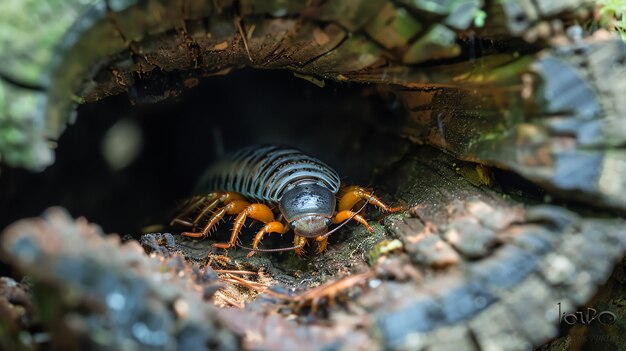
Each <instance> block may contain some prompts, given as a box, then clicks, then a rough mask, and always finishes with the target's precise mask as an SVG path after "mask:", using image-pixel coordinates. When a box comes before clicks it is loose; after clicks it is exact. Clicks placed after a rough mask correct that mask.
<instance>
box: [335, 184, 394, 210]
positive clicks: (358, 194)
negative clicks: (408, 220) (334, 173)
mask: <svg viewBox="0 0 626 351" xmlns="http://www.w3.org/2000/svg"><path fill="white" fill-rule="evenodd" d="M342 193H343V196H342V197H341V199H340V200H339V206H338V210H339V211H345V210H351V209H352V208H354V205H356V204H357V203H358V202H359V201H367V202H369V203H370V204H372V205H374V206H376V207H378V208H379V209H380V210H381V211H382V212H397V211H400V210H401V209H402V207H389V205H387V204H385V203H384V202H382V200H381V199H379V198H378V197H376V196H374V194H372V193H371V192H369V191H367V190H366V189H365V188H362V187H360V186H356V185H352V186H349V187H347V188H345V189H343V191H342Z"/></svg>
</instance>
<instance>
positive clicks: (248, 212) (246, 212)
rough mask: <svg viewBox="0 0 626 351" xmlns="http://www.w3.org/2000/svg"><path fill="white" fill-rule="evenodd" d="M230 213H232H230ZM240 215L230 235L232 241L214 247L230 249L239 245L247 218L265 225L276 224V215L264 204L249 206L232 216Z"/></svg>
mask: <svg viewBox="0 0 626 351" xmlns="http://www.w3.org/2000/svg"><path fill="white" fill-rule="evenodd" d="M229 213H230V212H229ZM235 213H238V215H237V218H235V224H234V225H233V230H232V233H231V235H230V240H228V242H225V243H216V244H213V246H214V247H217V248H220V249H228V248H231V247H233V246H235V245H236V244H237V237H238V236H239V233H240V232H241V228H242V227H243V225H244V223H245V222H246V218H248V217H250V218H253V219H256V220H259V221H261V222H263V223H270V222H274V213H273V212H272V210H270V208H269V207H267V205H264V204H249V205H248V206H246V207H245V208H243V209H241V210H239V211H238V212H234V211H233V213H232V214H235Z"/></svg>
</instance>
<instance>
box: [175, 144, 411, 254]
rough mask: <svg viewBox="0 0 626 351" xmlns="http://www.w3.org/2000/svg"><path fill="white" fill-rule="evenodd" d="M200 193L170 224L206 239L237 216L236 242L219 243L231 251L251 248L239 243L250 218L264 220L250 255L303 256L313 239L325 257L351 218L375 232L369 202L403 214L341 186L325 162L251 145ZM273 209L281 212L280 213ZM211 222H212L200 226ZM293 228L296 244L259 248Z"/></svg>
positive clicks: (217, 168) (209, 175) (209, 174)
mask: <svg viewBox="0 0 626 351" xmlns="http://www.w3.org/2000/svg"><path fill="white" fill-rule="evenodd" d="M198 193H200V194H201V195H196V196H194V197H192V198H191V199H190V200H189V201H188V202H187V203H186V204H185V205H183V207H182V210H181V212H180V214H179V215H178V216H177V217H176V218H174V220H172V222H171V223H170V224H171V225H173V224H175V223H179V224H182V225H186V226H189V227H192V228H194V229H201V230H197V231H194V232H183V233H182V234H181V235H183V236H187V237H192V238H204V237H206V236H207V235H208V234H209V233H210V232H211V231H212V230H213V229H214V228H216V225H217V223H218V222H219V221H220V220H221V219H222V218H223V217H224V216H225V215H227V214H228V215H236V216H237V217H236V218H235V222H234V225H233V228H232V231H231V236H230V240H229V241H228V242H222V243H216V244H213V246H214V247H217V248H223V249H228V248H232V247H234V246H240V247H243V248H246V247H244V246H242V245H239V244H238V243H237V238H238V236H239V233H240V232H241V229H242V227H243V226H244V224H245V221H246V219H248V218H252V219H255V220H258V221H260V222H262V223H264V226H263V227H262V228H261V229H260V230H259V231H258V232H257V234H256V236H255V237H254V240H253V242H252V248H248V249H249V250H251V252H250V254H249V255H248V256H252V255H253V254H254V253H255V252H257V251H263V252H273V251H287V250H295V252H296V253H297V254H302V253H303V250H304V247H305V245H306V244H307V243H308V242H310V241H313V242H316V243H317V252H318V253H321V252H323V251H324V250H325V249H326V245H327V243H328V237H329V235H330V234H332V233H333V232H334V231H335V230H337V229H339V227H341V226H342V225H344V224H345V223H347V222H348V221H349V220H351V219H354V220H356V221H357V222H359V223H361V224H362V225H363V226H364V227H365V228H367V230H369V231H370V232H373V231H374V230H373V229H372V227H371V226H370V225H369V224H368V223H367V221H366V220H365V218H364V217H363V216H362V215H361V214H360V213H361V212H362V210H363V209H364V207H365V205H366V204H368V203H369V204H372V205H374V206H376V207H378V208H379V209H380V210H381V211H382V212H396V211H399V210H401V207H390V206H388V205H386V204H385V203H384V202H382V201H381V200H380V199H379V198H378V197H376V196H374V195H373V194H372V193H371V192H370V191H368V190H367V189H365V188H363V187H360V186H346V187H343V188H341V181H340V179H339V175H338V174H337V172H335V171H334V170H333V169H332V168H330V167H329V166H328V165H326V164H325V163H323V162H322V161H320V160H318V159H316V158H314V157H311V156H308V155H306V154H304V153H303V152H301V151H300V150H297V149H293V148H288V147H283V146H275V145H267V146H252V147H246V148H243V149H241V150H239V151H237V152H235V153H234V154H231V155H230V156H228V157H226V158H224V159H223V160H222V161H220V162H218V163H217V164H215V165H214V166H212V167H210V168H209V169H208V170H207V171H206V173H205V174H204V176H203V178H202V179H201V181H200V183H199V187H198ZM251 200H252V201H256V202H252V201H251ZM361 205H362V206H361ZM358 206H361V207H360V208H358ZM335 208H337V210H335ZM272 209H274V211H276V210H277V214H276V215H275V213H274V211H273V210H272ZM189 215H193V216H192V218H190V219H189V220H186V219H183V218H186V217H187V216H189ZM206 218H208V221H207V222H206V224H204V225H203V226H200V223H201V221H203V220H204V219H206ZM342 222H343V223H342ZM333 223H334V224H339V223H342V224H341V225H339V226H338V227H336V228H334V229H333V230H331V231H329V230H328V227H329V226H330V225H331V224H333ZM289 229H293V231H294V234H295V237H294V243H293V246H291V247H285V248H275V249H259V248H258V246H259V244H260V243H261V240H262V239H263V237H264V236H265V235H267V234H269V233H279V234H281V235H282V234H285V233H286V232H288V231H289Z"/></svg>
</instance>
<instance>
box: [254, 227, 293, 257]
mask: <svg viewBox="0 0 626 351" xmlns="http://www.w3.org/2000/svg"><path fill="white" fill-rule="evenodd" d="M287 231H289V226H286V225H284V224H283V223H281V222H276V221H274V222H269V223H267V224H266V225H265V226H263V228H261V230H259V232H258V233H256V235H255V236H254V241H253V242H252V248H253V249H256V248H257V247H258V246H259V244H260V243H261V240H262V239H263V236H264V235H265V234H269V233H280V234H281V235H282V234H285V233H286V232H287ZM255 253H256V251H250V253H249V254H248V257H252V256H254V254H255Z"/></svg>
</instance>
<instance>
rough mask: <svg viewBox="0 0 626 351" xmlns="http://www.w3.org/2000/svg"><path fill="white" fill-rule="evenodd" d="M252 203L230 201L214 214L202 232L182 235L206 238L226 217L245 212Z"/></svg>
mask: <svg viewBox="0 0 626 351" xmlns="http://www.w3.org/2000/svg"><path fill="white" fill-rule="evenodd" d="M249 205H250V203H248V202H247V201H245V200H230V201H229V202H228V203H226V204H225V205H224V206H223V207H221V208H219V209H218V210H217V211H215V212H213V215H212V216H211V219H209V222H208V223H207V224H206V225H205V226H204V229H202V231H201V232H183V233H181V235H183V236H187V237H191V238H204V237H206V236H207V235H208V234H209V231H210V230H211V228H213V227H214V226H215V225H216V224H217V223H218V222H219V221H220V220H221V219H222V218H224V215H226V214H227V213H228V214H237V213H239V212H241V211H243V210H244V209H245V208H246V207H248V206H249Z"/></svg>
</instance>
